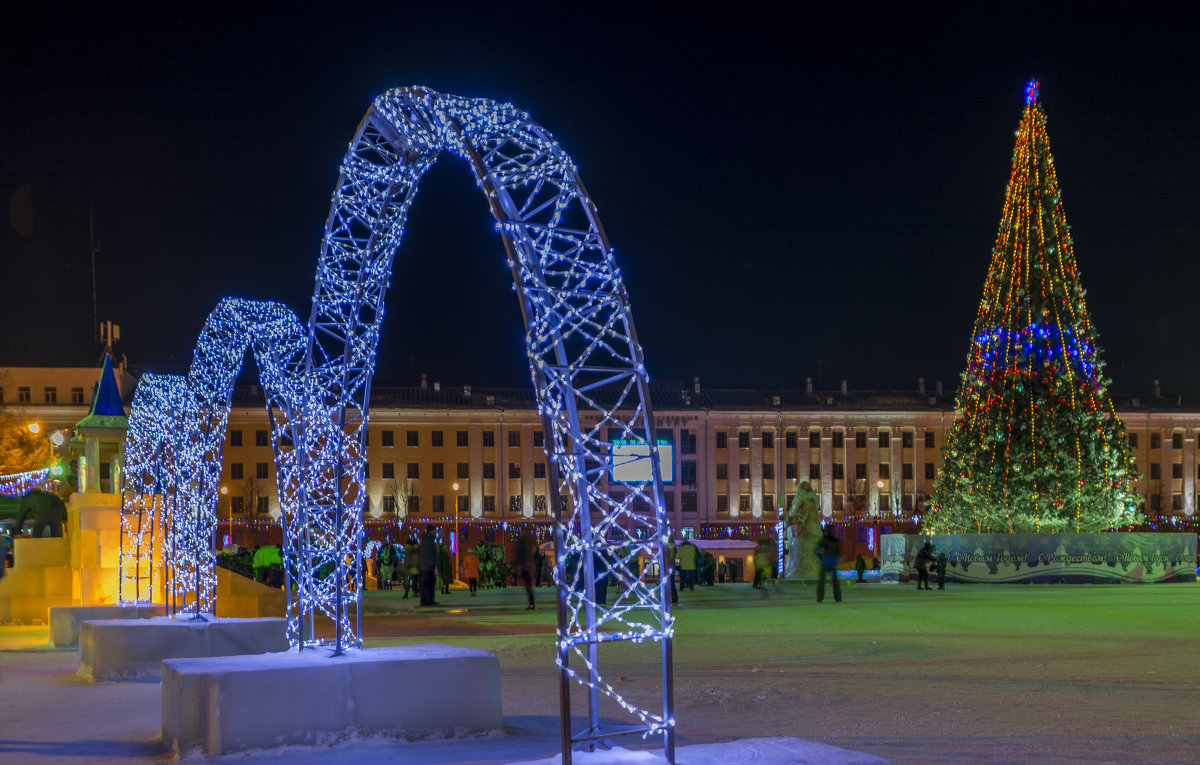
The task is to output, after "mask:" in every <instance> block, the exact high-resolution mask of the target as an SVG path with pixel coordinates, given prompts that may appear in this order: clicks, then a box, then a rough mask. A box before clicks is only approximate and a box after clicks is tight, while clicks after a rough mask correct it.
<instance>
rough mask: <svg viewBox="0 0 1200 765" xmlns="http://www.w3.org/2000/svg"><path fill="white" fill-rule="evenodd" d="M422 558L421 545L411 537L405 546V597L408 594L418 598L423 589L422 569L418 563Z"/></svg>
mask: <svg viewBox="0 0 1200 765" xmlns="http://www.w3.org/2000/svg"><path fill="white" fill-rule="evenodd" d="M420 558H421V543H420V542H418V541H417V538H416V537H415V536H410V537H409V538H408V542H406V543H405V544H404V566H403V572H404V573H403V574H402V576H403V579H404V597H406V598H407V597H408V593H410V592H411V593H412V595H413V597H414V598H415V597H418V593H420V591H421V588H420V585H419V582H420V579H421V568H420V566H419V565H418V562H419V560H420Z"/></svg>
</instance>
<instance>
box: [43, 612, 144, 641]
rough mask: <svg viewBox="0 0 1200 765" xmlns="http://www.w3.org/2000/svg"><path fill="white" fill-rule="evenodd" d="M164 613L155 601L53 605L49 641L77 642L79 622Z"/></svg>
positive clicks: (132, 617) (142, 617)
mask: <svg viewBox="0 0 1200 765" xmlns="http://www.w3.org/2000/svg"><path fill="white" fill-rule="evenodd" d="M164 615H166V607H165V606H162V605H159V604H155V603H129V604H125V605H111V606H55V607H53V608H51V609H50V642H51V643H52V644H54V645H55V646H56V647H58V648H62V647H63V646H73V645H78V644H79V623H80V622H83V621H95V620H98V619H103V620H109V619H149V618H151V617H154V616H164Z"/></svg>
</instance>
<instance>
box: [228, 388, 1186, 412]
mask: <svg viewBox="0 0 1200 765" xmlns="http://www.w3.org/2000/svg"><path fill="white" fill-rule="evenodd" d="M591 394H595V395H596V397H597V398H599V397H600V394H599V393H597V392H596V391H592V392H591ZM650 398H651V405H652V406H653V407H654V410H655V411H656V412H657V411H663V412H679V411H688V410H695V411H701V412H702V411H755V412H763V411H775V410H783V411H807V412H811V411H822V410H825V411H847V412H851V411H860V412H861V411H872V412H919V411H926V410H932V411H953V410H954V396H953V394H952V393H949V394H948V393H942V394H938V393H937V392H936V391H928V392H925V393H922V392H920V391H916V390H848V391H846V392H845V393H843V392H842V391H841V390H831V391H821V390H814V391H813V392H812V393H808V392H806V391H797V390H777V389H769V388H763V389H752V388H711V389H702V390H701V391H700V392H699V393H697V392H696V390H695V388H691V389H689V388H684V387H681V386H680V385H678V384H670V383H665V384H653V385H651V387H650ZM1112 399H1113V404H1114V405H1115V406H1116V408H1117V409H1118V410H1119V411H1120V412H1122V413H1123V414H1124V415H1126V416H1127V415H1128V414H1129V413H1130V412H1148V413H1158V412H1181V413H1183V412H1190V413H1200V399H1197V398H1189V397H1186V396H1184V397H1178V396H1177V397H1171V398H1167V397H1162V396H1160V397H1157V398H1155V397H1153V396H1141V397H1138V396H1129V395H1120V394H1114V395H1113V396H1112ZM233 401H234V404H236V405H238V406H265V402H266V399H265V398H264V395H263V392H262V389H261V388H260V387H258V386H257V385H240V386H238V387H237V388H235V390H234V394H233ZM371 406H372V407H373V408H389V409H508V410H512V409H537V398H536V397H535V396H534V392H533V388H532V387H528V388H487V387H480V386H473V385H459V386H448V385H441V386H439V387H438V388H436V389H435V388H434V387H433V386H429V387H426V388H422V387H418V386H410V387H400V386H378V387H372V388H371Z"/></svg>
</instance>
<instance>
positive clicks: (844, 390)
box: [842, 380, 846, 393]
mask: <svg viewBox="0 0 1200 765" xmlns="http://www.w3.org/2000/svg"><path fill="white" fill-rule="evenodd" d="M842 393H846V381H845V380H842Z"/></svg>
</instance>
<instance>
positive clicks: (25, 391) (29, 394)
mask: <svg viewBox="0 0 1200 765" xmlns="http://www.w3.org/2000/svg"><path fill="white" fill-rule="evenodd" d="M42 397H43V399H42V403H45V404H57V403H58V388H43V389H42ZM3 403H5V401H4V388H3V387H0V404H3ZM17 403H18V404H32V403H33V389H32V388H28V387H25V386H20V387H18V388H17ZM71 403H72V404H82V403H83V388H71Z"/></svg>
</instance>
